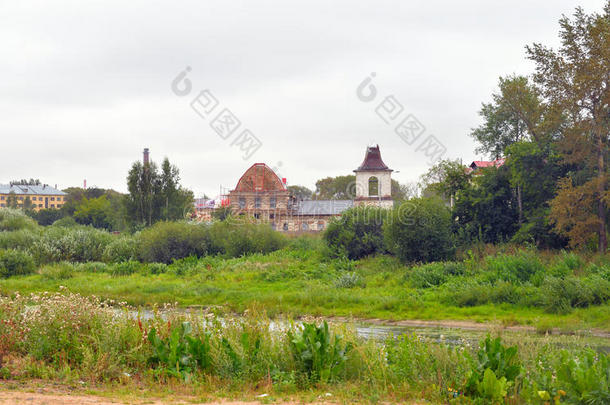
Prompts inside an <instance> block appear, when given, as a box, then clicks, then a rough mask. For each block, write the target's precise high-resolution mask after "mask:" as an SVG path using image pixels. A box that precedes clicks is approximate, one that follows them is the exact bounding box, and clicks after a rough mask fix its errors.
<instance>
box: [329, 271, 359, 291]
mask: <svg viewBox="0 0 610 405" xmlns="http://www.w3.org/2000/svg"><path fill="white" fill-rule="evenodd" d="M361 284H362V280H361V279H360V276H358V274H356V273H354V272H351V273H344V274H341V275H340V276H339V277H338V278H337V280H335V287H337V288H354V287H356V286H358V285H361Z"/></svg>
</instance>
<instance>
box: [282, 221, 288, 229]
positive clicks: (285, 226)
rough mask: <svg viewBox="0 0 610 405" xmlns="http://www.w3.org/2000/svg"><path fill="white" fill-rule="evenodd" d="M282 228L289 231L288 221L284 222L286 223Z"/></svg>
mask: <svg viewBox="0 0 610 405" xmlns="http://www.w3.org/2000/svg"><path fill="white" fill-rule="evenodd" d="M282 229H283V230H285V231H287V230H288V224H287V223H286V222H284V225H283V226H282Z"/></svg>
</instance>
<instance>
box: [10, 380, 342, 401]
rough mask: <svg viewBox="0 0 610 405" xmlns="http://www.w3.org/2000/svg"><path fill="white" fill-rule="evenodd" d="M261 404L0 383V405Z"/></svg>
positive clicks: (263, 398)
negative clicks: (138, 395) (107, 394)
mask: <svg viewBox="0 0 610 405" xmlns="http://www.w3.org/2000/svg"><path fill="white" fill-rule="evenodd" d="M260 400H261V402H259V401H231V400H224V399H216V400H214V399H211V400H201V399H199V398H196V397H190V396H184V395H177V396H176V397H174V398H163V399H160V398H137V394H135V392H134V395H131V397H130V398H124V397H123V398H119V396H118V395H117V397H113V396H112V394H110V395H109V396H100V395H93V394H87V393H84V392H78V391H74V392H73V391H71V389H69V388H67V387H62V386H60V385H54V384H53V385H52V383H50V384H49V385H44V384H42V385H39V386H37V387H34V386H28V385H26V386H20V385H17V386H15V385H13V386H9V387H7V386H6V385H5V384H3V383H2V382H0V405H170V404H172V405H174V404H176V405H187V404H189V405H192V404H218V405H260V404H261V403H262V402H264V403H268V402H273V401H269V398H267V397H262V398H260ZM273 403H274V404H286V405H297V404H301V403H304V402H299V401H292V400H291V401H287V402H286V401H283V402H273ZM308 404H309V405H321V404H326V405H328V404H332V402H319V403H311V402H308Z"/></svg>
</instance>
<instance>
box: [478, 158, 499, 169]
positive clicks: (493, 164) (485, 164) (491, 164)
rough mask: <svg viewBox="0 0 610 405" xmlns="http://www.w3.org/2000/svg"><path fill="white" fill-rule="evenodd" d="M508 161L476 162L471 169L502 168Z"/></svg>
mask: <svg viewBox="0 0 610 405" xmlns="http://www.w3.org/2000/svg"><path fill="white" fill-rule="evenodd" d="M505 161H506V159H504V158H500V159H496V160H492V161H487V160H475V161H474V162H472V163H471V164H470V167H471V168H473V169H477V168H483V167H500V166H502V165H503V164H504V162H505Z"/></svg>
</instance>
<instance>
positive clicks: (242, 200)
mask: <svg viewBox="0 0 610 405" xmlns="http://www.w3.org/2000/svg"><path fill="white" fill-rule="evenodd" d="M244 208H246V198H245V197H239V209H240V210H243V209H244Z"/></svg>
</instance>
